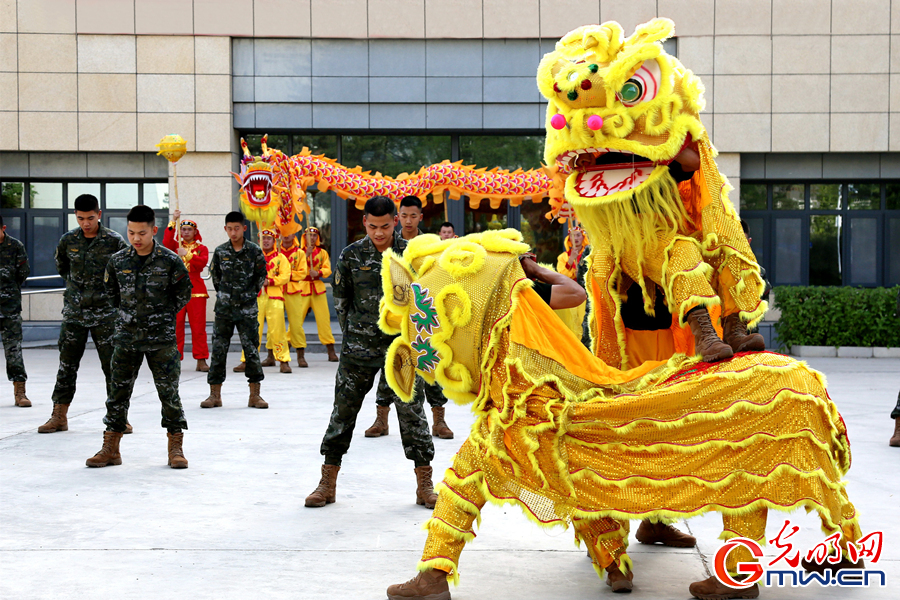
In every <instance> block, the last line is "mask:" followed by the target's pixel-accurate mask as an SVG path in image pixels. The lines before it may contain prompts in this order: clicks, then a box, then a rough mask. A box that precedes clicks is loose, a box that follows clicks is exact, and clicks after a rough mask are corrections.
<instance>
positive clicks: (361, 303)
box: [332, 232, 406, 365]
mask: <svg viewBox="0 0 900 600" xmlns="http://www.w3.org/2000/svg"><path fill="white" fill-rule="evenodd" d="M391 249H392V250H393V251H394V252H396V253H397V254H400V253H402V252H403V251H404V250H405V249H406V240H404V239H403V237H402V236H401V235H400V233H398V232H394V241H393V244H392V245H391ZM381 256H382V254H381V252H379V251H378V250H376V249H375V244H373V243H372V240H370V239H369V238H368V236H367V237H364V238H363V239H361V240H359V241H357V242H353V243H352V244H350V245H349V246H347V247H346V248H344V250H343V252H341V257H340V258H339V259H338V262H337V268H336V269H335V272H334V284H333V286H332V289H333V290H334V309H335V312H337V316H338V322H339V323H340V325H341V330H342V331H343V332H344V339H343V344H342V346H341V348H342V349H341V355H342V356H347V358H348V359H350V360H351V361H353V362H356V363H359V364H372V365H376V364H380V363H384V356H385V354H386V353H387V348H388V346H389V345H390V344H391V342H392V341H393V339H394V336H390V335H387V334H385V333H384V332H383V331H381V329H380V328H379V327H378V305H379V303H380V302H381V296H382V293H381Z"/></svg>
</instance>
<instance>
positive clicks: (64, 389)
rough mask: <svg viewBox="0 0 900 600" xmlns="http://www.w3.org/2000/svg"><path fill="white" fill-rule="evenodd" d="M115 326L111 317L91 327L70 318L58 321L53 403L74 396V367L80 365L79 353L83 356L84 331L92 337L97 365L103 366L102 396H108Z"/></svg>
mask: <svg viewBox="0 0 900 600" xmlns="http://www.w3.org/2000/svg"><path fill="white" fill-rule="evenodd" d="M115 329H116V324H115V320H114V319H110V320H109V321H107V322H105V323H100V324H99V325H95V326H93V327H87V326H85V325H82V324H81V323H78V322H75V321H70V320H64V321H63V322H62V327H60V329H59V370H58V371H57V372H56V387H54V388H53V396H52V398H53V403H54V404H71V403H72V398H73V397H74V396H75V380H76V379H77V378H78V367H79V365H81V357H82V356H84V347H85V346H86V345H87V339H88V332H90V334H91V338H92V339H93V340H94V345H95V346H97V355H98V356H99V357H100V368H101V369H103V377H104V379H105V381H106V397H107V398H110V397H112V389H111V387H110V376H109V363H110V361H111V360H112V353H113V345H112V336H113V333H115Z"/></svg>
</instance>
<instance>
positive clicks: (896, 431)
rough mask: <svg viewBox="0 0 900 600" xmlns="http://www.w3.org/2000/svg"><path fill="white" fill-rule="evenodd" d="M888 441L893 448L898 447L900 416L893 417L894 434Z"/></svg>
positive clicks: (899, 445) (899, 440)
mask: <svg viewBox="0 0 900 600" xmlns="http://www.w3.org/2000/svg"><path fill="white" fill-rule="evenodd" d="M888 443H889V444H890V445H891V446H894V447H895V448H896V447H900V418H896V419H894V435H892V436H891V441H890V442H888Z"/></svg>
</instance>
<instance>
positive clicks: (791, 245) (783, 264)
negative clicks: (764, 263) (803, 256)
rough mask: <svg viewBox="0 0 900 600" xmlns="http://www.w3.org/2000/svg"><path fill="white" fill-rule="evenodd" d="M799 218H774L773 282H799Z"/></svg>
mask: <svg viewBox="0 0 900 600" xmlns="http://www.w3.org/2000/svg"><path fill="white" fill-rule="evenodd" d="M802 223H803V221H802V220H800V219H775V260H774V265H775V278H774V279H775V284H776V285H778V284H795V285H796V284H800V283H802V279H801V277H800V245H801V239H802V235H801V229H800V228H801V227H802Z"/></svg>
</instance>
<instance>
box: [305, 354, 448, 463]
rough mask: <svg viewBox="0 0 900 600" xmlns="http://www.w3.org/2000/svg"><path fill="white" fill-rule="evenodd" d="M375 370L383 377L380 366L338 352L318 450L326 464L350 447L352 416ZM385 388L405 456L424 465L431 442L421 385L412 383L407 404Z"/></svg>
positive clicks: (428, 459)
mask: <svg viewBox="0 0 900 600" xmlns="http://www.w3.org/2000/svg"><path fill="white" fill-rule="evenodd" d="M379 371H382V377H384V372H383V371H384V368H383V367H373V366H368V365H359V364H354V363H351V362H350V361H348V360H345V359H344V356H343V355H342V356H341V360H340V363H339V364H338V370H337V375H336V376H335V384H334V408H333V409H332V411H331V420H330V421H329V422H328V429H327V430H326V431H325V437H324V438H323V439H322V448H321V453H322V455H323V456H324V457H325V463H326V464H330V465H339V464H341V457H343V456H344V454H346V453H347V451H348V450H349V449H350V440H351V439H352V438H353V429H354V427H356V417H357V415H358V414H359V409H360V408H362V404H363V399H364V398H365V396H366V394H367V393H368V392H369V390H371V389H372V385H373V384H374V383H375V375H377V374H378V372H379ZM388 392H389V393H390V394H391V396H392V399H393V402H394V406H396V407H397V419H398V420H399V421H400V438H401V440H402V442H403V452H404V453H405V454H406V458H408V459H409V460H411V461H413V462H414V463H415V464H416V466H417V467H421V466H425V465H428V464H429V463H430V462H431V460H432V459H433V458H434V443H433V442H432V441H431V432H430V431H429V430H428V421H426V420H425V411H424V410H423V409H422V404H423V402H424V400H425V398H424V395H423V394H422V390H421V388H420V387H418V386H417V387H416V393H415V395H414V397H413V401H412V402H410V403H408V404H407V403H405V402H403V401H401V400H400V398H398V397H397V395H396V394H394V392H393V391H391V390H390V388H388Z"/></svg>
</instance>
